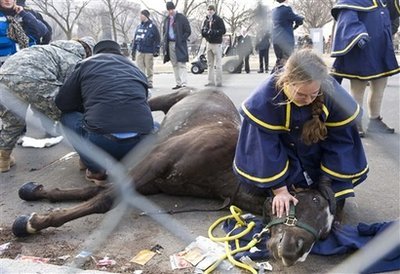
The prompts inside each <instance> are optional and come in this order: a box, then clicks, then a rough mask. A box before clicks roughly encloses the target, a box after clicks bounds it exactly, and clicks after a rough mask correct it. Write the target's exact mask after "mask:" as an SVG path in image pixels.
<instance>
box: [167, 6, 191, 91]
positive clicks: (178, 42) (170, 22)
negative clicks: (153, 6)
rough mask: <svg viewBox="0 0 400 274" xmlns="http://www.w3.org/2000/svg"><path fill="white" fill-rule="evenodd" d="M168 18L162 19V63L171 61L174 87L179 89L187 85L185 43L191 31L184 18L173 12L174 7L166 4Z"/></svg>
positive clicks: (186, 47)
mask: <svg viewBox="0 0 400 274" xmlns="http://www.w3.org/2000/svg"><path fill="white" fill-rule="evenodd" d="M166 6H167V10H168V16H167V17H166V18H165V19H164V27H163V36H164V41H163V42H164V47H163V49H164V63H166V62H168V61H171V63H172V68H173V69H174V75H175V81H176V86H175V87H173V88H172V89H179V88H181V87H184V86H186V85H187V69H186V62H188V61H189V53H188V46H187V41H188V39H189V36H190V34H191V33H192V30H191V28H190V24H189V21H188V19H187V18H186V16H184V15H183V14H181V13H178V12H176V11H175V5H174V3H172V2H167V5H166Z"/></svg>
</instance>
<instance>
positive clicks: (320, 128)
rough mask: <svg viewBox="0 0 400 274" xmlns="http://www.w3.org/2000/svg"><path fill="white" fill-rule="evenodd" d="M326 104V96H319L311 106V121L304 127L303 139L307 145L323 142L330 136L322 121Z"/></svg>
mask: <svg viewBox="0 0 400 274" xmlns="http://www.w3.org/2000/svg"><path fill="white" fill-rule="evenodd" d="M323 103H324V95H321V96H318V97H317V98H315V100H314V101H313V102H312V104H311V114H312V118H311V120H309V121H307V122H306V123H305V124H304V126H303V131H302V133H301V139H302V140H303V142H304V143H305V144H306V145H311V144H315V143H318V142H319V141H323V140H325V139H326V136H327V135H328V130H327V128H326V126H325V123H324V122H323V121H321V118H320V117H321V114H322V107H323Z"/></svg>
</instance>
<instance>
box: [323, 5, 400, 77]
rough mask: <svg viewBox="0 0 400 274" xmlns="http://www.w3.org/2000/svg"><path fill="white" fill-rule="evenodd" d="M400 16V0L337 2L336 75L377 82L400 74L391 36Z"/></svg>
mask: <svg viewBox="0 0 400 274" xmlns="http://www.w3.org/2000/svg"><path fill="white" fill-rule="evenodd" d="M399 15H400V5H399V0H339V1H337V3H336V5H335V6H334V7H333V9H332V16H333V17H334V18H335V20H336V21H337V22H336V29H335V33H334V39H333V45H332V53H331V56H332V57H336V60H335V62H334V64H333V68H334V70H333V72H332V74H333V75H334V76H337V77H341V78H348V79H359V80H373V79H377V78H381V77H387V76H390V75H393V74H396V73H399V72H400V68H399V66H398V64H397V60H396V57H395V53H394V49H393V41H392V33H391V22H392V21H394V20H396V19H397V18H398V17H399Z"/></svg>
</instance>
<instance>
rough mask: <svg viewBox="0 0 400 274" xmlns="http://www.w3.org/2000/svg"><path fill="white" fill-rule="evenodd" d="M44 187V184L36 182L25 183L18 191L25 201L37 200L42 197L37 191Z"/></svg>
mask: <svg viewBox="0 0 400 274" xmlns="http://www.w3.org/2000/svg"><path fill="white" fill-rule="evenodd" d="M42 188H43V185H39V184H37V183H35V182H28V183H25V184H24V185H23V186H21V188H20V189H19V191H18V195H19V197H20V198H21V199H22V200H25V201H37V200H39V199H40V198H39V197H37V195H35V192H36V191H39V190H41V189H42Z"/></svg>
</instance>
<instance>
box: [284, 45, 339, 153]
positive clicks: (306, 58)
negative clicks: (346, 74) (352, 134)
mask: <svg viewBox="0 0 400 274" xmlns="http://www.w3.org/2000/svg"><path fill="white" fill-rule="evenodd" d="M311 81H318V82H320V83H321V90H320V92H321V93H322V95H321V96H317V97H316V98H315V100H314V101H313V102H312V103H311V110H312V118H311V120H309V121H307V122H306V123H305V124H304V125H303V130H302V134H301V138H302V140H303V142H304V143H305V144H306V145H311V144H313V143H317V142H319V141H321V140H324V139H325V138H326V136H327V134H328V131H327V129H326V126H325V123H324V122H323V121H322V120H321V114H322V111H323V110H322V108H323V103H324V94H326V93H327V92H328V91H329V90H330V89H332V84H331V82H330V80H329V74H328V68H327V66H326V64H325V63H324V61H323V60H322V59H321V57H319V56H318V55H317V54H316V53H314V52H312V51H311V50H310V49H302V50H299V51H296V52H294V53H293V54H292V55H291V56H290V57H289V59H288V60H287V62H286V64H285V66H284V69H283V70H282V71H281V72H280V73H279V74H278V75H277V82H276V87H277V88H278V90H280V91H282V90H283V89H284V87H285V86H287V85H290V84H302V83H308V82H311Z"/></svg>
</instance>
